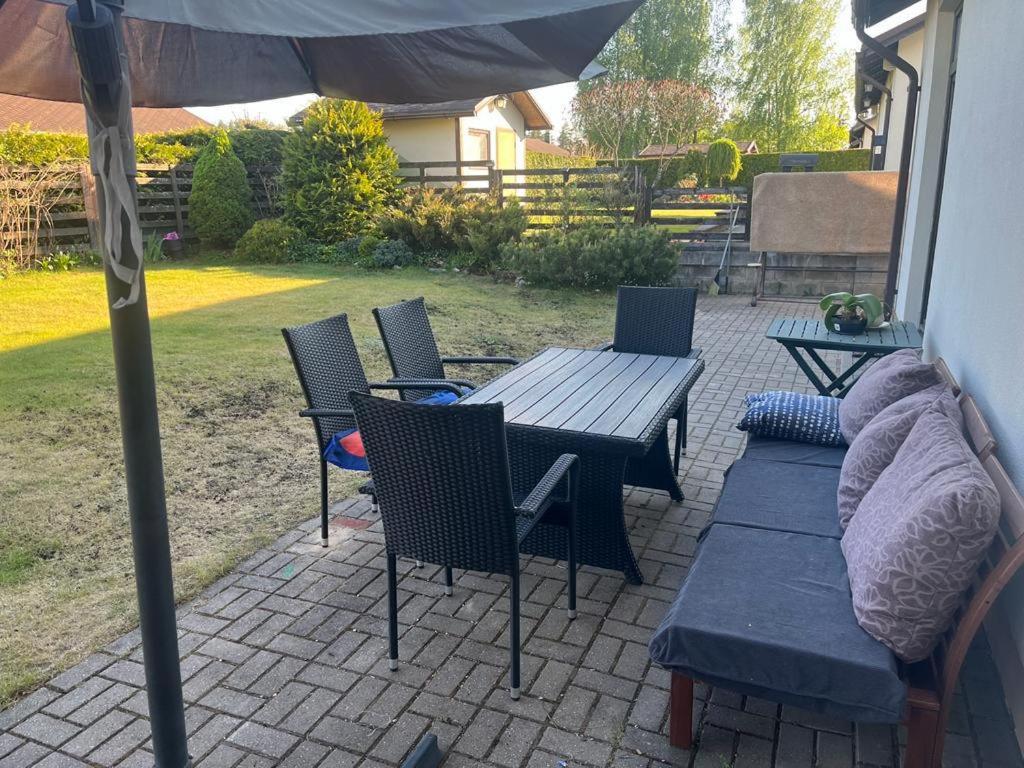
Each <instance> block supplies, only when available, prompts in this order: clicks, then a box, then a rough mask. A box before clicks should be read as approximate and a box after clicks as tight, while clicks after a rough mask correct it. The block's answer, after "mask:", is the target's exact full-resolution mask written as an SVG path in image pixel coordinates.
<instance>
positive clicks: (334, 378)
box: [281, 315, 461, 547]
mask: <svg viewBox="0 0 1024 768" xmlns="http://www.w3.org/2000/svg"><path fill="white" fill-rule="evenodd" d="M281 333H282V334H283V335H284V341H285V344H287V345H288V352H289V354H291V357H292V363H294V364H295V372H296V373H297V374H298V375H299V384H301V385H302V394H303V395H305V397H306V405H307V406H309V407H308V408H306V409H305V410H303V411H301V412H300V413H299V415H300V416H302V417H305V418H309V419H312V421H313V428H314V430H315V431H316V442H317V448H318V450H317V459H318V460H319V461H320V538H321V543H322V544H323V546H325V547H326V546H327V538H328V531H327V462H326V461H324V458H323V456H324V449H325V448H326V447H327V444H328V443H329V442H330V440H331V438H332V437H333V436H334V435H335V434H337V433H338V432H341V431H342V430H345V429H352V428H353V427H355V425H356V422H355V416H354V415H353V413H352V406H351V404H350V403H349V399H348V393H349V392H353V391H355V392H369V391H370V390H371V389H392V390H399V391H401V390H402V388H404V387H406V386H410V385H411V384H415V385H418V386H424V385H426V386H428V387H429V388H430V391H437V390H439V389H442V390H448V391H451V392H456V393H459V392H460V391H461V390H460V389H459V388H458V387H457V386H454V385H452V384H450V383H448V382H445V381H416V382H409V383H397V382H387V383H382V382H373V383H371V382H368V381H367V380H366V372H365V371H364V370H363V364H362V362H361V361H360V359H359V353H358V352H357V351H356V344H355V341H353V339H352V331H351V330H350V329H349V327H348V317H347V316H346V315H335V316H334V317H328V318H327V319H325V320H318V321H316V322H315V323H309V324H307V325H298V326H295V327H294V328H282V329H281ZM359 490H360V492H362V493H366V494H369V495H370V496H371V497H372V498H373V503H374V506H375V507H376V497H375V495H374V492H373V483H372V481H371V482H368V483H366V484H364V485H363V486H362V487H361V488H360V489H359Z"/></svg>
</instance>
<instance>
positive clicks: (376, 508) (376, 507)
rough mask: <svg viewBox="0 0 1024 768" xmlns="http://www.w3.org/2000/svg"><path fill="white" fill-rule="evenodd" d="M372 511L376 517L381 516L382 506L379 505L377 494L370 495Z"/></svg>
mask: <svg viewBox="0 0 1024 768" xmlns="http://www.w3.org/2000/svg"><path fill="white" fill-rule="evenodd" d="M370 511H371V512H373V513H374V514H375V515H379V514H380V505H379V504H378V503H377V494H376V493H371V494H370Z"/></svg>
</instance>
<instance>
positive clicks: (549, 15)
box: [0, 0, 640, 107]
mask: <svg viewBox="0 0 1024 768" xmlns="http://www.w3.org/2000/svg"><path fill="white" fill-rule="evenodd" d="M72 4H73V3H72V0H53V2H43V1H42V0H6V1H4V0H0V91H3V92H6V93H13V94H17V95H21V96H32V97H35V98H41V99H52V100H56V101H81V99H82V97H81V93H80V91H81V87H80V84H79V75H78V69H77V66H76V63H75V57H74V53H73V51H72V46H71V39H70V34H69V30H68V28H67V26H66V24H65V22H64V13H65V10H66V9H65V6H68V5H72ZM638 5H640V0H628V1H627V2H621V1H620V2H600V0H596V1H595V0H518V1H517V2H515V3H497V2H494V0H459V1H458V2H454V1H452V0H447V1H446V0H430V1H429V2H415V0H376V1H373V0H277V1H275V0H217V2H210V1H209V0H131V2H129V3H126V4H124V6H123V11H122V19H123V29H124V51H125V54H126V55H127V63H128V69H129V71H130V72H131V87H132V104H133V105H134V106H137V107H180V106H204V105H211V104H228V103H235V102H245V101H257V100H263V99H273V98H277V97H281V96H291V95H295V94H300V93H309V92H311V91H315V92H317V93H319V94H322V95H325V96H338V97H343V98H349V99H358V100H360V101H375V102H386V103H393V104H401V103H410V102H431V101H448V100H451V99H467V98H474V97H483V96H489V95H491V94H494V93H504V92H508V91H518V90H525V89H526V88H537V87H540V86H544V85H552V84H555V83H564V82H567V81H571V80H576V79H577V78H579V76H580V74H581V73H582V72H583V70H584V68H585V67H586V66H587V65H588V64H589V63H590V62H591V61H592V60H593V58H594V57H595V56H596V55H597V53H598V52H599V51H600V50H601V48H602V47H603V46H604V44H605V42H606V41H607V40H608V38H609V37H610V36H611V34H612V33H613V32H614V31H615V30H616V29H617V28H618V27H619V25H621V24H622V23H623V22H624V21H625V20H626V19H627V18H629V16H630V14H631V13H632V12H633V10H634V9H635V8H636V7H637V6H638Z"/></svg>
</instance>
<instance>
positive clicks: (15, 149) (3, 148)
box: [0, 125, 89, 165]
mask: <svg viewBox="0 0 1024 768" xmlns="http://www.w3.org/2000/svg"><path fill="white" fill-rule="evenodd" d="M88 157H89V142H88V140H87V139H86V138H85V136H84V135H83V134H74V133H39V132H36V131H32V130H30V126H27V125H12V126H11V127H9V128H7V129H6V130H3V131H0V163H6V164H10V165H48V164H50V163H54V162H57V161H59V160H85V159H86V158H88Z"/></svg>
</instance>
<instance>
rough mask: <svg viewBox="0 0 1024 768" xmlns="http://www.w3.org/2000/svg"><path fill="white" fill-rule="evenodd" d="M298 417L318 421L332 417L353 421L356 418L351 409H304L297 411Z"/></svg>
mask: <svg viewBox="0 0 1024 768" xmlns="http://www.w3.org/2000/svg"><path fill="white" fill-rule="evenodd" d="M299 416H301V417H303V418H306V419H319V418H327V417H332V416H333V417H338V416H347V417H349V418H351V419H354V418H355V417H356V412H355V411H353V410H352V409H351V408H306V409H304V410H301V411H299Z"/></svg>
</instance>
